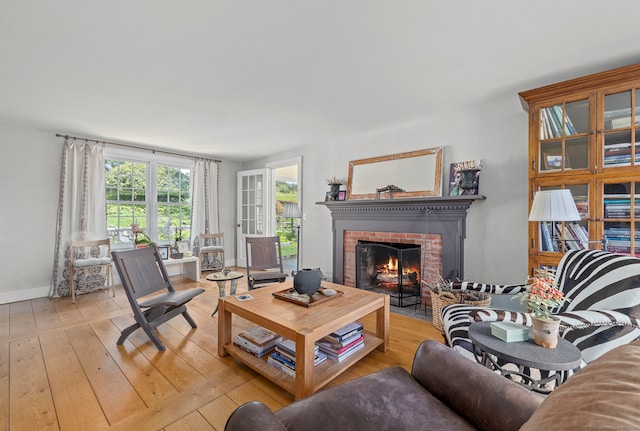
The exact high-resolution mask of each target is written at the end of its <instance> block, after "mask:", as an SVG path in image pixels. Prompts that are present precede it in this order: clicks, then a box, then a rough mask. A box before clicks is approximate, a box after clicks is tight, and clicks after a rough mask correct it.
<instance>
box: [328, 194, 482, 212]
mask: <svg viewBox="0 0 640 431" xmlns="http://www.w3.org/2000/svg"><path fill="white" fill-rule="evenodd" d="M485 199H486V196H483V195H467V196H435V197H423V198H401V199H352V200H347V201H325V202H316V205H325V206H326V207H327V208H329V209H330V210H332V211H333V210H341V209H343V210H344V209H367V208H370V209H374V208H398V209H400V208H405V209H418V208H424V209H437V208H446V207H451V206H456V207H457V206H465V207H469V206H470V205H471V204H472V203H473V202H474V201H477V200H485Z"/></svg>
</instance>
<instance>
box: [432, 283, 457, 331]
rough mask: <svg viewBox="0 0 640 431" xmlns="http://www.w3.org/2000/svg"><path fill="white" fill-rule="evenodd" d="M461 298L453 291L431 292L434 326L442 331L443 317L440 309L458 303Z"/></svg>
mask: <svg viewBox="0 0 640 431" xmlns="http://www.w3.org/2000/svg"><path fill="white" fill-rule="evenodd" d="M459 302H460V298H459V297H458V296H457V295H454V294H453V293H451V292H443V293H435V292H431V314H432V317H431V318H432V320H433V326H435V327H436V328H438V329H439V330H441V331H442V328H443V327H442V318H441V317H440V310H441V309H442V308H444V307H446V306H447V305H453V304H458V303H459Z"/></svg>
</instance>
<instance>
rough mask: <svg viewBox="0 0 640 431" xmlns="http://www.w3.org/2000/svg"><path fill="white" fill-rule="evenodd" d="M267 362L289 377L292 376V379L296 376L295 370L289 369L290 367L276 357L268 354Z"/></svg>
mask: <svg viewBox="0 0 640 431" xmlns="http://www.w3.org/2000/svg"><path fill="white" fill-rule="evenodd" d="M267 364H269V365H271V366H272V367H275V368H277V369H278V370H280V371H282V372H283V373H285V374H286V375H288V376H289V377H293V378H294V379H295V377H296V370H294V369H291V368H290V367H288V366H286V365H285V364H283V363H282V362H280V361H278V360H277V359H275V358H274V357H273V356H269V357H268V358H267Z"/></svg>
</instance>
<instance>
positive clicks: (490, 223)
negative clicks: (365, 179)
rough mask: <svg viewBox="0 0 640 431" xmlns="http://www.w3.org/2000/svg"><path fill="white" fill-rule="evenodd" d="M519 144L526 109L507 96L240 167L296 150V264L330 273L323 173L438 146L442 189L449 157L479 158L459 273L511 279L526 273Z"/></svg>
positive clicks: (523, 157)
mask: <svg viewBox="0 0 640 431" xmlns="http://www.w3.org/2000/svg"><path fill="white" fill-rule="evenodd" d="M527 145H528V144H527V114H526V112H524V111H523V110H522V108H521V106H520V104H519V101H518V98H517V96H515V95H514V96H511V97H509V98H506V99H501V100H498V101H495V102H492V103H491V104H487V105H485V106H480V107H476V108H474V109H469V110H466V111H465V110H462V111H459V112H456V113H452V114H448V115H444V116H440V117H437V118H431V119H424V120H422V121H416V122H414V123H412V124H407V125H404V126H401V127H396V128H393V129H388V130H382V131H378V132H376V133H370V134H367V135H362V136H358V137H352V138H349V139H343V140H340V141H336V142H330V143H327V144H324V145H313V146H308V147H304V148H301V149H300V151H299V152H287V153H284V154H279V155H274V156H272V157H269V158H268V159H264V160H256V161H253V162H251V163H245V164H244V165H243V166H242V167H243V169H253V168H258V167H262V166H264V164H265V163H266V162H268V161H273V160H278V159H280V158H288V157H292V156H298V155H300V156H302V158H303V163H302V165H303V168H302V206H303V208H302V210H303V217H304V219H303V228H302V242H301V247H302V253H301V255H302V261H301V265H302V266H303V267H320V268H322V270H323V271H324V272H325V273H330V272H331V270H332V264H331V253H332V252H331V250H332V240H331V235H332V232H331V216H330V213H329V210H328V209H327V208H326V207H325V206H323V205H316V204H315V203H316V202H319V201H323V200H324V195H325V192H326V191H327V190H328V187H327V184H326V181H325V179H326V178H328V177H330V176H334V175H335V176H338V177H345V178H346V177H347V176H348V168H349V165H348V163H349V161H350V160H357V159H362V158H368V157H375V156H382V155H386V154H394V153H400V152H405V151H412V150H418V149H424V148H432V147H438V146H442V147H444V164H443V171H444V172H443V177H444V178H443V190H444V194H446V193H447V192H448V185H447V182H446V180H445V178H448V175H449V164H450V163H452V162H457V161H464V160H473V159H484V160H485V167H484V168H483V170H482V172H481V174H480V194H482V195H485V196H486V197H487V200H486V201H477V202H475V203H474V204H473V205H472V206H471V208H470V209H469V212H468V217H467V238H466V241H465V278H466V279H467V280H478V281H486V282H494V283H515V282H521V281H524V280H525V278H526V274H527V188H528V187H527ZM419 174H420V173H419V172H416V175H419ZM384 185H386V183H384V179H382V182H381V186H384ZM399 186H402V185H401V184H399ZM329 275H331V274H329Z"/></svg>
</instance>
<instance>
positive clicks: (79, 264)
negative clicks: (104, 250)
mask: <svg viewBox="0 0 640 431" xmlns="http://www.w3.org/2000/svg"><path fill="white" fill-rule="evenodd" d="M109 263H111V258H110V257H90V258H89V259H76V260H74V261H73V266H74V267H76V268H85V267H87V266H96V265H107V264H109Z"/></svg>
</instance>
